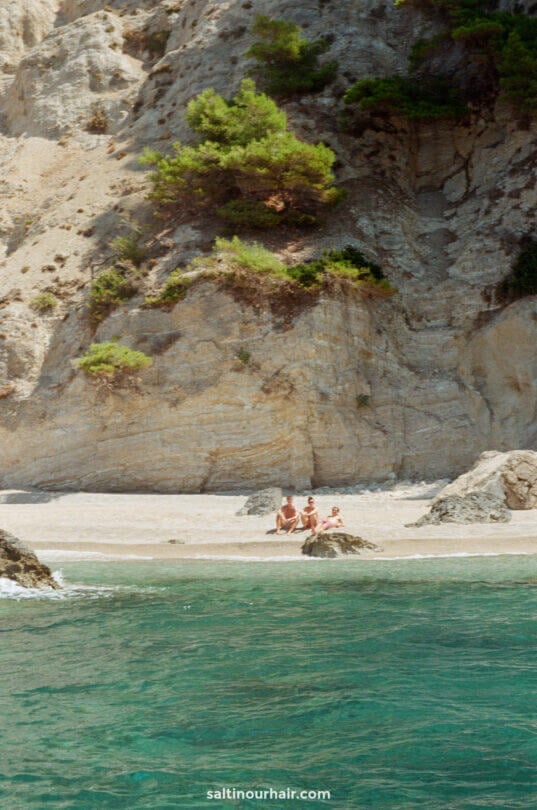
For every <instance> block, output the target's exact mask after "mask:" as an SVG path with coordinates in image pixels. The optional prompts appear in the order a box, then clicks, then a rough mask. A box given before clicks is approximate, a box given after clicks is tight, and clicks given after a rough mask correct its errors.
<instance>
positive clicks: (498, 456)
mask: <svg viewBox="0 0 537 810" xmlns="http://www.w3.org/2000/svg"><path fill="white" fill-rule="evenodd" d="M480 493H482V494H488V495H491V496H492V497H494V498H496V499H497V500H499V501H501V502H502V503H504V504H505V505H506V506H507V507H508V508H509V509H535V507H537V452H535V451H533V450H513V451H511V452H508V453H498V452H494V451H490V452H485V453H482V455H481V456H480V457H479V459H478V460H477V462H476V463H475V464H474V466H473V467H472V469H471V470H469V471H468V472H466V473H464V474H463V475H461V476H459V477H458V478H457V479H456V480H455V481H452V482H451V484H448V485H447V486H446V487H444V489H442V490H441V491H440V492H439V493H438V495H437V496H436V498H435V501H434V502H435V503H437V502H439V501H440V500H445V499H446V498H447V497H448V496H450V497H451V496H467V495H470V494H480Z"/></svg>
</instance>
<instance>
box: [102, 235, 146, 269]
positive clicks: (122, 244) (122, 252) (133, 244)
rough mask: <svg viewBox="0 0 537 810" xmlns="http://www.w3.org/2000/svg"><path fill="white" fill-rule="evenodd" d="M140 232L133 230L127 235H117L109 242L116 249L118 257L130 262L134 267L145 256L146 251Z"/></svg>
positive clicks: (137, 265) (140, 262)
mask: <svg viewBox="0 0 537 810" xmlns="http://www.w3.org/2000/svg"><path fill="white" fill-rule="evenodd" d="M141 239H142V235H141V233H139V232H138V231H134V233H133V234H132V235H129V236H117V237H116V238H115V239H114V240H113V241H112V243H111V246H112V248H113V249H114V250H115V251H116V253H117V257H118V259H121V260H123V261H128V262H132V263H133V264H134V266H135V267H139V266H140V265H141V264H142V262H143V261H145V259H146V258H147V251H146V249H145V248H144V246H143V245H142V244H140V242H141Z"/></svg>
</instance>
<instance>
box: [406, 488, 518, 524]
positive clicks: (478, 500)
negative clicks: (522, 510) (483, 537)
mask: <svg viewBox="0 0 537 810" xmlns="http://www.w3.org/2000/svg"><path fill="white" fill-rule="evenodd" d="M510 520H511V512H510V511H509V509H507V507H506V506H505V503H504V502H503V500H502V499H501V498H497V497H496V496H495V495H490V494H489V493H488V492H471V493H470V494H468V495H448V496H447V497H446V498H440V499H439V500H437V501H435V502H434V503H433V505H432V506H431V509H430V511H429V512H428V513H427V514H426V515H423V517H421V518H420V519H419V520H417V521H416V523H408V524H407V525H408V526H429V525H431V524H433V525H438V524H439V523H508V522H509V521H510Z"/></svg>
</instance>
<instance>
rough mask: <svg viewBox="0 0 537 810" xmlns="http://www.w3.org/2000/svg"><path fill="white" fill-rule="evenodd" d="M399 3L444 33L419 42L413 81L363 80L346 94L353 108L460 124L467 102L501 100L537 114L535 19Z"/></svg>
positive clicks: (463, 0) (452, 1) (418, 1)
mask: <svg viewBox="0 0 537 810" xmlns="http://www.w3.org/2000/svg"><path fill="white" fill-rule="evenodd" d="M396 5H399V6H402V5H419V6H420V7H421V8H423V7H425V8H426V9H428V10H429V11H430V13H431V14H434V16H435V17H436V19H437V20H438V19H440V20H443V21H444V25H445V28H444V29H443V30H442V31H441V32H440V33H438V34H436V35H435V36H433V37H430V38H428V39H420V40H418V41H417V42H416V43H415V45H414V47H413V49H412V51H411V54H410V73H409V75H408V76H406V77H386V78H380V79H370V80H366V81H367V82H368V84H365V83H364V82H363V81H362V82H358V83H357V85H355V86H354V87H353V88H351V90H350V91H349V92H348V93H347V100H348V101H349V103H350V102H351V101H355V102H357V103H359V104H360V106H361V107H362V108H363V109H369V110H371V111H372V112H377V113H378V112H396V113H399V114H403V115H406V116H408V117H409V118H431V117H433V118H440V117H449V118H456V117H459V115H458V112H457V111H458V110H459V109H460V107H461V104H462V105H466V104H467V103H468V102H471V103H472V104H473V105H476V104H478V105H479V104H483V103H491V102H492V101H493V100H494V99H495V98H496V97H497V96H498V95H500V96H502V97H503V98H505V99H506V100H507V101H509V102H510V103H511V105H512V106H513V108H514V110H515V111H516V112H519V113H521V114H523V115H524V116H527V115H528V114H530V113H533V112H534V111H535V110H537V78H536V76H537V19H536V18H535V17H531V16H528V15H527V14H523V13H521V12H520V11H518V10H517V11H516V12H515V13H511V12H507V11H498V10H495V8H494V6H493V5H491V4H490V3H488V2H486V0H399V2H396ZM443 65H445V66H446V67H445V68H443V67H442V66H443ZM443 70H444V71H445V72H443ZM442 84H443V85H444V90H442ZM442 95H444V97H445V103H444V102H443V100H442Z"/></svg>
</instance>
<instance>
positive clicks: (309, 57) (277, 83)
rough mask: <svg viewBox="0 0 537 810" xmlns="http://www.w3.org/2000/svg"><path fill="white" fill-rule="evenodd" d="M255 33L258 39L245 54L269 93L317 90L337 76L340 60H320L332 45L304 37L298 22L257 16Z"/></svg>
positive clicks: (313, 91)
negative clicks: (253, 60) (252, 63)
mask: <svg viewBox="0 0 537 810" xmlns="http://www.w3.org/2000/svg"><path fill="white" fill-rule="evenodd" d="M252 33H253V34H254V36H256V37H257V40H256V42H255V43H254V44H253V45H252V46H251V48H249V50H248V51H247V52H246V54H245V55H246V56H250V57H252V58H253V59H255V60H256V62H257V65H256V66H255V68H253V70H252V73H253V74H254V75H255V76H256V77H257V79H258V81H259V82H260V83H261V84H262V86H263V87H264V89H265V90H266V91H267V93H269V94H270V95H273V96H292V95H298V94H301V93H318V92H319V91H320V90H322V89H323V88H324V87H325V86H326V85H327V84H329V83H330V82H331V81H333V80H334V79H335V77H336V74H337V69H338V63H337V62H336V61H329V62H325V63H320V62H319V57H320V56H321V55H322V54H323V53H325V52H326V51H327V50H328V47H329V44H328V42H327V41H326V40H325V39H322V38H321V39H316V40H313V41H312V40H308V39H305V38H304V37H302V34H301V30H300V27H299V26H298V25H294V24H293V23H291V22H288V21H286V20H273V19H271V18H270V17H267V16H266V15H264V14H260V15H258V16H257V17H256V19H255V22H254V25H253V27H252Z"/></svg>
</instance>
